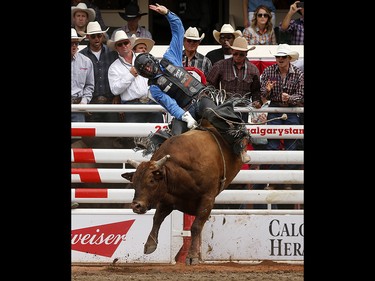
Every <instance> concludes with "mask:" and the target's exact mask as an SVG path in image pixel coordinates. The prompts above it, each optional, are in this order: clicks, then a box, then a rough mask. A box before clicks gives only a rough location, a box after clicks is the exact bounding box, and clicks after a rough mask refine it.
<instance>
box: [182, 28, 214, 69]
mask: <svg viewBox="0 0 375 281" xmlns="http://www.w3.org/2000/svg"><path fill="white" fill-rule="evenodd" d="M204 35H205V34H204V33H202V35H201V36H199V31H198V29H197V28H196V27H191V26H190V27H189V28H188V29H186V31H185V34H184V51H183V53H182V65H183V66H185V67H187V66H193V67H196V68H198V69H200V70H202V71H203V73H204V74H205V75H207V74H208V72H209V71H210V70H211V68H212V64H211V61H210V59H209V58H207V57H206V56H204V55H202V54H201V53H199V52H198V50H197V49H198V46H199V44H200V43H201V42H202V40H203V38H204Z"/></svg>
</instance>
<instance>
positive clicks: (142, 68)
mask: <svg viewBox="0 0 375 281" xmlns="http://www.w3.org/2000/svg"><path fill="white" fill-rule="evenodd" d="M134 67H135V69H136V70H137V72H138V74H139V75H141V76H143V77H145V78H149V79H150V78H154V77H155V76H156V74H157V73H158V71H159V69H160V64H159V61H158V60H157V59H156V58H155V57H154V56H153V55H151V54H149V53H142V54H139V55H137V57H136V58H135V61H134Z"/></svg>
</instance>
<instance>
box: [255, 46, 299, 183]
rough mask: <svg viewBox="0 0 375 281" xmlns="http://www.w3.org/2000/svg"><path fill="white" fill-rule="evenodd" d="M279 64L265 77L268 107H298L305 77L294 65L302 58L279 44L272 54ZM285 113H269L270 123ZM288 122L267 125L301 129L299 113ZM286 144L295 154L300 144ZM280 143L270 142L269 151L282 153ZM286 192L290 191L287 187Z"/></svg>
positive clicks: (277, 167) (275, 167)
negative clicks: (292, 126)
mask: <svg viewBox="0 0 375 281" xmlns="http://www.w3.org/2000/svg"><path fill="white" fill-rule="evenodd" d="M273 55H274V56H275V58H276V63H275V64H273V65H270V66H268V67H266V68H265V69H264V71H263V73H262V79H261V95H262V96H263V97H265V98H267V99H268V100H270V101H271V102H270V104H269V107H281V108H283V107H288V108H290V107H297V106H300V105H301V104H303V102H304V73H303V71H302V70H301V69H299V68H298V67H297V66H295V65H293V64H292V63H291V62H293V61H296V60H297V59H298V57H299V54H298V52H296V51H293V50H292V49H291V48H290V46H289V45H288V44H279V45H278V47H277V51H276V53H275V54H273ZM282 114H283V112H278V113H275V112H268V115H267V119H268V120H270V119H276V118H277V117H281V115H282ZM287 115H288V118H287V119H286V120H283V119H277V120H272V121H269V122H268V123H267V124H268V125H288V126H289V125H300V119H299V117H298V114H297V113H287ZM283 141H284V149H285V150H296V149H297V145H298V141H297V140H296V139H289V138H286V139H284V140H283ZM280 145H281V139H268V143H267V147H266V149H267V150H279V149H280ZM270 169H271V170H282V169H286V170H297V169H299V166H298V165H295V164H290V165H276V164H275V165H271V166H270ZM280 186H281V185H269V188H270V189H280ZM284 188H287V189H290V188H291V186H290V185H287V186H285V187H284Z"/></svg>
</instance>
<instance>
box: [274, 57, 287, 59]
mask: <svg viewBox="0 0 375 281" xmlns="http://www.w3.org/2000/svg"><path fill="white" fill-rule="evenodd" d="M287 57H288V56H277V57H276V58H277V59H279V58H283V59H286V58H287Z"/></svg>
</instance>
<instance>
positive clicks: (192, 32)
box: [184, 26, 205, 41]
mask: <svg viewBox="0 0 375 281" xmlns="http://www.w3.org/2000/svg"><path fill="white" fill-rule="evenodd" d="M204 35H205V34H204V33H202V35H201V37H199V31H198V29H197V28H196V27H191V26H190V27H189V28H188V29H186V31H185V34H184V37H185V38H186V39H191V40H197V41H198V40H200V41H202V40H203V38H204Z"/></svg>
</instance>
